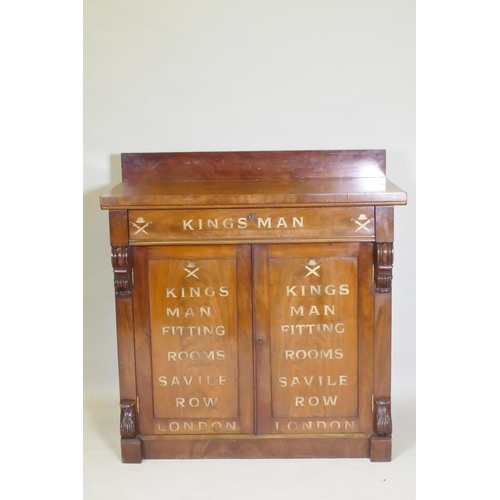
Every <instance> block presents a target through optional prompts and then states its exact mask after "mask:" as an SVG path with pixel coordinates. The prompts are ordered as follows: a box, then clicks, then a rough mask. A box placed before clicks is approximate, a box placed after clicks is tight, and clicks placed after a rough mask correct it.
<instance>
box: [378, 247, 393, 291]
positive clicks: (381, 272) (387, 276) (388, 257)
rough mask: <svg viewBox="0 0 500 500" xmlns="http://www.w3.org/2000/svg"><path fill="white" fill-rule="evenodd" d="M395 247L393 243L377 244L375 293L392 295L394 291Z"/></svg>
mask: <svg viewBox="0 0 500 500" xmlns="http://www.w3.org/2000/svg"><path fill="white" fill-rule="evenodd" d="M393 262H394V247H393V244H392V243H389V242H385V243H375V291H376V292H377V293H390V292H391V290H392V264H393Z"/></svg>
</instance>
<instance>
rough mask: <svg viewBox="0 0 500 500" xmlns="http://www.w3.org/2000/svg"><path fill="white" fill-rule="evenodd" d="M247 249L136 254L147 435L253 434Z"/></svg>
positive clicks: (142, 420) (142, 417)
mask: <svg viewBox="0 0 500 500" xmlns="http://www.w3.org/2000/svg"><path fill="white" fill-rule="evenodd" d="M250 265H251V249H250V246H249V245H238V246H235V245H215V246H171V247H145V248H139V247H136V248H134V275H135V285H134V323H135V332H136V334H135V335H136V338H135V342H136V356H137V359H136V370H137V389H138V394H139V431H140V433H142V434H157V435H186V434H242V433H253V432H254V430H255V429H254V406H253V397H254V396H253V395H254V387H253V380H254V376H253V343H252V319H251V308H252V304H251V296H252V295H251V270H250Z"/></svg>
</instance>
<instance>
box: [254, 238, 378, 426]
mask: <svg viewBox="0 0 500 500" xmlns="http://www.w3.org/2000/svg"><path fill="white" fill-rule="evenodd" d="M372 256H373V245H372V244H370V243H334V244H327V243H324V244H280V245H256V246H255V247H254V253H253V266H254V287H255V290H256V292H255V299H254V329H255V338H256V373H257V391H256V397H257V412H256V414H257V421H258V425H257V432H258V433H259V434H329V433H346V432H348V433H352V432H360V433H361V432H371V430H372V415H373V414H372V386H373V377H372V373H373V360H372V352H373V351H372V346H373V338H372V330H373V319H372V313H373V303H372V288H373V283H372V279H371V277H372V263H373V257H372Z"/></svg>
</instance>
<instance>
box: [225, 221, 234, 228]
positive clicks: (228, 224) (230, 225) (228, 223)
mask: <svg viewBox="0 0 500 500" xmlns="http://www.w3.org/2000/svg"><path fill="white" fill-rule="evenodd" d="M222 225H223V226H224V228H225V229H233V227H234V222H233V219H224V220H223V221H222Z"/></svg>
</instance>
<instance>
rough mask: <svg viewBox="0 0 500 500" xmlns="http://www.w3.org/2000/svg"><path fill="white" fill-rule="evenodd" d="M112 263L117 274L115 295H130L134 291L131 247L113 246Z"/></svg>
mask: <svg viewBox="0 0 500 500" xmlns="http://www.w3.org/2000/svg"><path fill="white" fill-rule="evenodd" d="M111 265H112V266H113V271H114V275H115V295H116V296H117V297H128V296H129V295H130V294H131V293H132V276H131V275H132V272H131V268H130V259H129V248H128V247H111Z"/></svg>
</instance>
